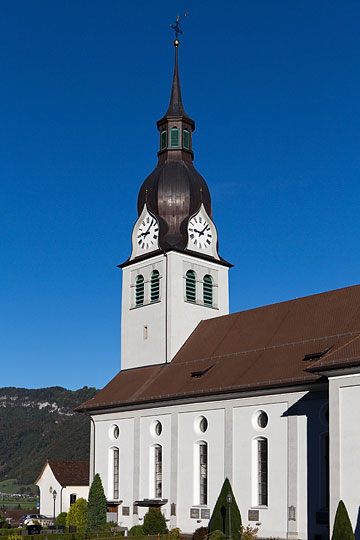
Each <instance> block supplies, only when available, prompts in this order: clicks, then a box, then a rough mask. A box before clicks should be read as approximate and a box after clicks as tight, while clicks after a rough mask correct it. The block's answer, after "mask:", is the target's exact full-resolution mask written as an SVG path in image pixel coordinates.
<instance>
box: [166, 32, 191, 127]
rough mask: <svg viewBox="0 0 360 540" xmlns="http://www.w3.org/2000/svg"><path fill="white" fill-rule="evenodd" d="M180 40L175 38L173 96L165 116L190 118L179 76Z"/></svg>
mask: <svg viewBox="0 0 360 540" xmlns="http://www.w3.org/2000/svg"><path fill="white" fill-rule="evenodd" d="M179 45H180V42H179V40H178V39H175V41H174V46H175V66H174V75H173V80H172V86H171V96H170V103H169V107H168V110H167V111H166V114H165V116H184V117H185V118H189V117H188V115H187V114H186V112H185V109H184V106H183V103H182V97H181V88H180V77H179V62H178V48H179Z"/></svg>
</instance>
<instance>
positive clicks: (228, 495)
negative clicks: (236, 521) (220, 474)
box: [226, 491, 232, 538]
mask: <svg viewBox="0 0 360 540" xmlns="http://www.w3.org/2000/svg"><path fill="white" fill-rule="evenodd" d="M226 502H227V503H228V506H229V532H228V538H231V503H232V495H231V493H230V491H229V493H228V494H227V495H226Z"/></svg>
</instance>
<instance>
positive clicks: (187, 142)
mask: <svg viewBox="0 0 360 540" xmlns="http://www.w3.org/2000/svg"><path fill="white" fill-rule="evenodd" d="M183 147H184V148H185V149H186V150H190V133H189V131H188V130H187V129H184V131H183Z"/></svg>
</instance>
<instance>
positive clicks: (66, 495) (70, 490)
mask: <svg viewBox="0 0 360 540" xmlns="http://www.w3.org/2000/svg"><path fill="white" fill-rule="evenodd" d="M71 495H75V497H76V500H77V499H80V498H83V499H85V500H86V501H87V500H88V497H89V486H66V487H64V488H63V490H62V493H61V510H60V511H61V512H68V511H69V509H70V496H71Z"/></svg>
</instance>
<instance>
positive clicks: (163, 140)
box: [160, 129, 167, 150]
mask: <svg viewBox="0 0 360 540" xmlns="http://www.w3.org/2000/svg"><path fill="white" fill-rule="evenodd" d="M166 147H167V130H166V129H165V130H164V131H162V132H161V135H160V150H165V148H166Z"/></svg>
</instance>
